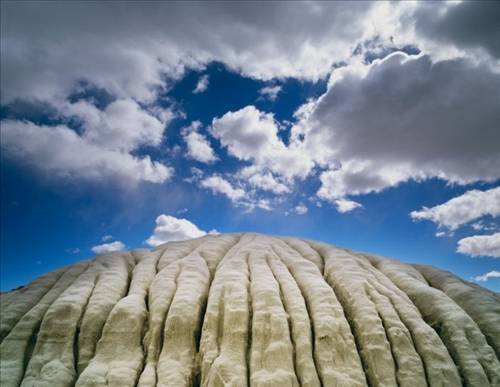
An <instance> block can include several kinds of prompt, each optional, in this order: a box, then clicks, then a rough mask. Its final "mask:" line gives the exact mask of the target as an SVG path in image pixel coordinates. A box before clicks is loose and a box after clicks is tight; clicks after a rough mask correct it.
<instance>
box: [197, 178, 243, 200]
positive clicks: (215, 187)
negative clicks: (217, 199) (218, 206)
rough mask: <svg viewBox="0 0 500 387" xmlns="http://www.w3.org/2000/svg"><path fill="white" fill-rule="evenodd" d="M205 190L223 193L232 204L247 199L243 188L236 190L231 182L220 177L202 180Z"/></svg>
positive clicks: (201, 183)
mask: <svg viewBox="0 0 500 387" xmlns="http://www.w3.org/2000/svg"><path fill="white" fill-rule="evenodd" d="M200 185H201V186H202V187H203V188H208V189H210V190H211V191H212V192H213V193H221V194H223V195H225V196H227V198H229V199H230V200H231V201H232V202H237V201H239V200H241V199H243V198H244V197H245V191H244V190H243V189H241V188H234V187H233V186H232V185H231V183H230V182H229V181H227V180H226V179H224V178H223V177H220V176H216V175H214V176H209V177H207V178H205V179H203V180H201V182H200Z"/></svg>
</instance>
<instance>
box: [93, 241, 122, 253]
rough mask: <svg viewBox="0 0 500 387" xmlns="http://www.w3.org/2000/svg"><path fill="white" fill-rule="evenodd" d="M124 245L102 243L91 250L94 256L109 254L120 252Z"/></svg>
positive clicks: (119, 243)
mask: <svg viewBox="0 0 500 387" xmlns="http://www.w3.org/2000/svg"><path fill="white" fill-rule="evenodd" d="M125 247H126V246H125V244H124V243H123V242H120V241H114V242H110V243H103V244H101V245H96V246H93V247H92V248H91V250H92V252H94V253H95V254H104V253H111V252H112V251H121V250H123V249H125Z"/></svg>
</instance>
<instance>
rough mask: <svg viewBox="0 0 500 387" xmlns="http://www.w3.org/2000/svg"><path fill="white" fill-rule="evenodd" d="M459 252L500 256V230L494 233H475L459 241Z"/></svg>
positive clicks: (475, 255)
mask: <svg viewBox="0 0 500 387" xmlns="http://www.w3.org/2000/svg"><path fill="white" fill-rule="evenodd" d="M457 252H459V253H462V254H466V255H470V256H472V257H478V256H488V257H496V258H500V232H497V233H495V234H492V235H474V236H470V237H467V238H463V239H460V240H459V241H458V248H457Z"/></svg>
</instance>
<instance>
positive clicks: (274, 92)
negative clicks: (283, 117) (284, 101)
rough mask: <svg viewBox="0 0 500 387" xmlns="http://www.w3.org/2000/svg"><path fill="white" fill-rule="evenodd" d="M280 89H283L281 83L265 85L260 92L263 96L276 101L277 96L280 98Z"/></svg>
mask: <svg viewBox="0 0 500 387" xmlns="http://www.w3.org/2000/svg"><path fill="white" fill-rule="evenodd" d="M280 91H281V86H280V85H275V86H264V87H263V88H262V89H260V90H259V94H260V95H261V96H262V97H263V98H267V99H269V100H270V101H276V98H278V94H279V92H280Z"/></svg>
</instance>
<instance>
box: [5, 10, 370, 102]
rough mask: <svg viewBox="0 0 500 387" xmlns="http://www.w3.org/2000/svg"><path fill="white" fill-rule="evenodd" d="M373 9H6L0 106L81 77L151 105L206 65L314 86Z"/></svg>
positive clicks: (50, 92) (54, 93) (51, 93)
mask: <svg viewBox="0 0 500 387" xmlns="http://www.w3.org/2000/svg"><path fill="white" fill-rule="evenodd" d="M371 8H373V5H372V4H369V5H366V4H356V3H355V4H348V5H346V4H342V3H336V2H334V3H313V2H311V3H296V4H283V3H279V2H276V3H269V4H266V5H265V6H264V7H260V6H256V5H255V4H252V3H247V4H238V5H236V4H225V5H224V6H223V7H216V6H213V4H209V3H189V2H184V3H175V2H173V3H160V2H156V3H151V4H147V5H146V6H143V5H141V6H139V5H138V4H133V5H131V6H127V7H123V6H121V5H119V4H118V3H102V4H101V3H97V2H92V3H89V4H88V5H87V6H85V7H80V6H79V5H78V3H73V2H72V3H68V4H65V5H64V6H61V5H60V4H59V3H51V4H45V5H44V6H43V7H41V6H40V5H39V4H36V3H17V2H13V3H5V4H4V3H2V16H3V17H2V57H1V66H0V67H1V72H2V73H1V79H2V101H3V103H8V101H13V100H14V99H16V98H37V99H53V98H55V97H63V98H64V96H66V95H68V93H69V92H70V90H71V89H72V88H73V87H74V86H75V84H76V83H77V82H78V81H80V80H81V79H85V80H86V81H88V82H90V83H92V84H94V85H97V86H99V87H102V88H104V89H106V90H108V91H109V92H110V93H112V94H113V95H116V96H119V97H131V98H134V99H136V100H141V101H145V100H151V99H152V98H154V96H155V94H156V93H157V92H158V91H159V90H160V91H161V90H162V89H163V88H164V87H165V80H167V81H171V80H175V79H178V78H179V77H180V75H181V74H182V73H183V70H184V69H185V67H186V66H187V67H190V68H197V69H200V68H202V67H203V65H205V64H206V63H208V62H210V61H220V62H223V63H225V64H226V65H227V66H229V67H230V68H231V69H233V70H236V71H239V72H241V73H243V74H245V75H247V76H251V77H254V78H258V79H264V80H270V79H272V78H275V77H279V78H285V77H299V78H303V79H313V80H314V79H319V78H320V77H323V76H325V75H326V74H327V73H328V72H329V71H330V68H331V65H332V62H333V61H334V60H342V59H344V58H346V57H348V56H349V55H350V53H351V49H352V47H351V46H352V42H353V41H355V40H357V39H360V38H362V36H363V35H364V34H365V31H364V21H363V16H364V15H369V13H370V10H371ZM263 42H264V44H263ZM124 63H126V64H127V65H126V66H124V65H123V64H124Z"/></svg>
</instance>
